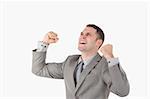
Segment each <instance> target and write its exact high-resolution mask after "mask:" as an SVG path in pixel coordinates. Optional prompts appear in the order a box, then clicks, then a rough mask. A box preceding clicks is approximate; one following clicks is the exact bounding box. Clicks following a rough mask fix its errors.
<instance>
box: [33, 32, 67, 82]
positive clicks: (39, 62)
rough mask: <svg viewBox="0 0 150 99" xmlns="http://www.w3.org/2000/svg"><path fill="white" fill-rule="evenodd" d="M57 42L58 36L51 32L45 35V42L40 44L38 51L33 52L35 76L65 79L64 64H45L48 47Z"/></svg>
mask: <svg viewBox="0 0 150 99" xmlns="http://www.w3.org/2000/svg"><path fill="white" fill-rule="evenodd" d="M57 40H58V38H57V34H55V33H53V32H49V33H47V34H46V35H45V37H44V39H43V41H40V42H38V48H37V49H36V50H33V59H32V72H33V73H34V74H35V75H38V76H42V77H50V78H56V79H63V66H64V62H62V63H45V59H46V51H47V48H48V45H49V44H51V43H55V42H56V41H57Z"/></svg>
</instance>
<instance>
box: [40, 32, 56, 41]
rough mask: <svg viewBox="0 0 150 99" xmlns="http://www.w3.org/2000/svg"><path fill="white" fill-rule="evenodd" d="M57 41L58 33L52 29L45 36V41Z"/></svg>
mask: <svg viewBox="0 0 150 99" xmlns="http://www.w3.org/2000/svg"><path fill="white" fill-rule="evenodd" d="M57 41H58V37H57V34H56V33H54V32H52V31H50V32H48V33H47V34H46V35H45V36H44V38H43V42H44V43H47V44H51V43H56V42H57Z"/></svg>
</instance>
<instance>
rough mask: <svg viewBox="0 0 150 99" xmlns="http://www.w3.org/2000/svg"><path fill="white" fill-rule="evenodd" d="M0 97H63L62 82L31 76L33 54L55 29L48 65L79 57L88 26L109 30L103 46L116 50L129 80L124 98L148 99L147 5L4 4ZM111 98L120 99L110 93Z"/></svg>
mask: <svg viewBox="0 0 150 99" xmlns="http://www.w3.org/2000/svg"><path fill="white" fill-rule="evenodd" d="M0 4H1V5H0V11H1V12H0V22H1V23H0V26H1V27H0V34H1V36H0V39H1V64H0V97H3V98H14V97H19V98H20V97H22V98H23V97H28V98H29V97H30V98H35V97H38V98H43V97H45V98H46V97H48V98H50V97H51V98H53V99H54V98H56V99H59V98H60V99H62V98H63V99H65V85H64V81H63V80H56V79H55V80H54V79H47V78H42V77H37V76H35V75H34V74H32V73H31V66H32V50H33V49H34V48H36V45H37V41H39V40H42V38H43V36H44V35H45V33H47V32H48V31H55V32H56V33H57V34H58V36H59V38H60V40H59V42H58V43H57V44H52V45H50V46H49V49H48V53H47V62H53V61H55V62H62V61H64V60H65V59H66V57H67V56H68V55H70V54H79V53H80V52H79V51H78V50H77V42H78V37H79V34H80V32H81V31H82V30H83V29H84V27H85V25H86V24H88V23H94V24H96V25H98V26H100V27H101V28H102V29H103V31H104V32H105V35H106V39H105V44H107V43H111V44H113V46H114V54H115V56H116V57H119V59H120V62H121V64H122V67H123V69H124V70H125V72H126V74H127V77H128V79H129V82H130V94H129V95H128V96H127V97H125V98H122V99H133V98H135V99H146V98H147V97H148V91H149V89H148V87H149V85H148V76H149V67H148V35H149V34H148V21H149V20H148V14H149V13H148V4H147V3H146V2H118V1H116V2H98V1H97V2H96V1H91V2H84V1H83V2H79V1H78V2H69V1H63V2H60V1H59V2H48V1H45V2H44V1H43V2H42V1H41V2H39V1H38V2H35V1H34V2H31V1H30V2H29V1H28V2H19V1H13V2H10V1H9V2H8V1H3V2H0ZM109 99H120V97H118V96H116V95H114V94H112V93H111V94H110V96H109Z"/></svg>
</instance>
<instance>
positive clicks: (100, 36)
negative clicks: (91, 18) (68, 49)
mask: <svg viewBox="0 0 150 99" xmlns="http://www.w3.org/2000/svg"><path fill="white" fill-rule="evenodd" d="M103 42H104V33H103V31H102V29H100V28H99V27H98V26H96V25H94V24H88V25H86V27H85V29H84V30H83V31H82V32H81V34H80V37H79V43H78V49H79V50H80V51H81V52H91V51H96V52H97V51H98V49H99V48H100V47H101V45H102V44H103Z"/></svg>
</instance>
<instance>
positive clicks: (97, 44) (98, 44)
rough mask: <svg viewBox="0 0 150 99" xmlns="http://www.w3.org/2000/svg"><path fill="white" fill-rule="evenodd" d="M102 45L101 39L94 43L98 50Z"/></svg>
mask: <svg viewBox="0 0 150 99" xmlns="http://www.w3.org/2000/svg"><path fill="white" fill-rule="evenodd" d="M102 43H103V41H102V39H98V40H97V41H96V47H97V48H99V47H100V46H101V45H102Z"/></svg>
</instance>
